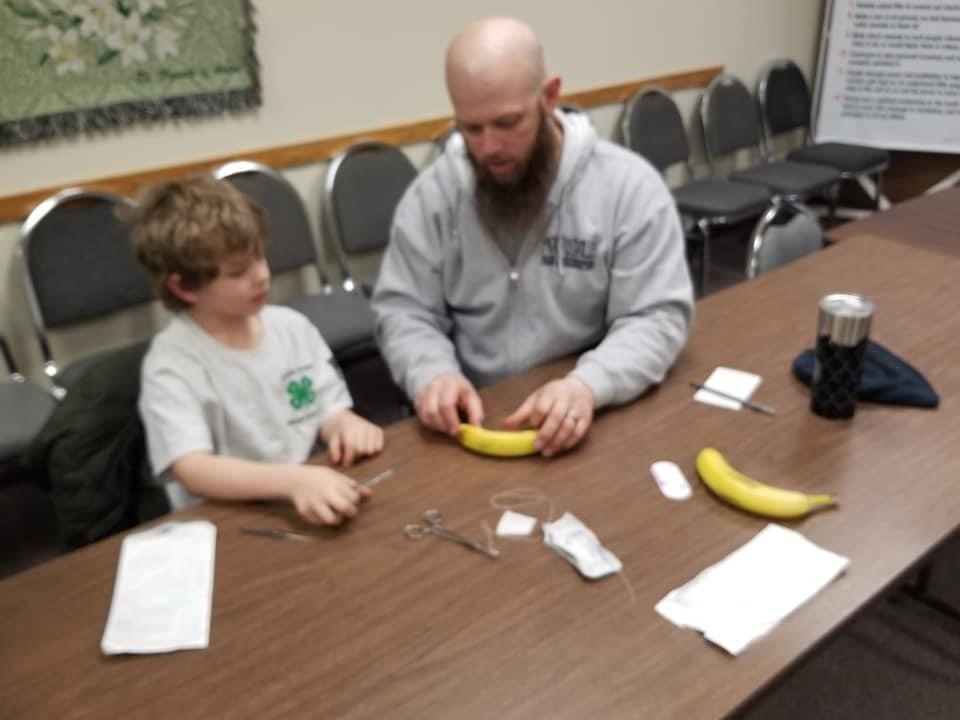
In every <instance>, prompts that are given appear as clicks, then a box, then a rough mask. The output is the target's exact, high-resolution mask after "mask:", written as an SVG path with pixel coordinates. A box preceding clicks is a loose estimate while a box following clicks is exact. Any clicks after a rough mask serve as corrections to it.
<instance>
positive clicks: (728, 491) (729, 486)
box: [697, 448, 837, 519]
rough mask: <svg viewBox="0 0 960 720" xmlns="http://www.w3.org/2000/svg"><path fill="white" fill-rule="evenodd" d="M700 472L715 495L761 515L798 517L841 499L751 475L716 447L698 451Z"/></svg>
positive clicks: (785, 517) (698, 469) (698, 468)
mask: <svg viewBox="0 0 960 720" xmlns="http://www.w3.org/2000/svg"><path fill="white" fill-rule="evenodd" d="M697 472H698V473H699V474H700V477H701V478H702V479H703V482H704V484H705V485H706V486H707V487H708V488H710V490H712V491H713V492H714V494H715V495H717V496H718V497H720V498H722V499H723V500H726V501H727V502H729V503H730V504H732V505H735V506H737V507H739V508H741V509H743V510H748V511H749V512H752V513H756V514H758V515H766V516H768V517H774V518H784V519H787V518H798V517H803V516H804V515H806V514H808V513H810V512H812V511H813V510H817V509H819V508H824V507H828V506H831V505H836V503H837V499H836V498H835V497H834V496H832V495H808V494H807V493H802V492H799V491H797V490H786V489H784V488H778V487H773V486H772V485H766V484H765V483H762V482H759V481H757V480H754V479H753V478H750V477H747V476H746V475H744V474H743V473H742V472H740V471H739V470H737V469H735V468H734V467H733V466H731V465H730V463H728V462H727V460H726V458H724V457H723V455H721V454H720V453H719V452H718V451H717V450H715V449H713V448H704V449H703V450H701V451H700V452H699V453H698V454H697Z"/></svg>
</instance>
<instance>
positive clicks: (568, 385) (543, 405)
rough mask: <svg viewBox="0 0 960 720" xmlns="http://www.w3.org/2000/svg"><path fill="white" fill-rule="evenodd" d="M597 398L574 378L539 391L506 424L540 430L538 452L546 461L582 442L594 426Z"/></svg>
mask: <svg viewBox="0 0 960 720" xmlns="http://www.w3.org/2000/svg"><path fill="white" fill-rule="evenodd" d="M595 405H596V398H595V397H594V395H593V391H592V390H590V388H589V387H587V386H586V384H585V383H584V382H583V381H582V380H580V379H579V378H577V377H574V376H573V375H568V376H567V377H565V378H563V379H562V380H551V381H550V382H548V383H547V384H546V385H544V386H542V387H540V388H538V389H537V390H536V391H534V393H533V394H532V395H530V396H529V397H528V398H527V399H526V400H524V401H523V403H521V405H520V407H518V408H517V409H516V410H514V411H513V412H512V413H511V414H510V415H508V416H507V417H506V418H504V420H503V426H504V427H506V428H509V429H519V428H522V427H535V428H540V432H539V433H538V434H537V448H538V449H539V450H540V452H541V453H542V454H543V455H544V456H545V457H550V456H551V455H554V454H556V453H558V452H563V451H564V450H569V449H570V448H572V447H573V446H574V445H576V444H577V443H578V442H580V441H581V440H582V439H583V436H584V435H586V434H587V430H589V429H590V423H592V422H593V409H594V406H595Z"/></svg>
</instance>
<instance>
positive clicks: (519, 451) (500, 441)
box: [457, 423, 537, 457]
mask: <svg viewBox="0 0 960 720" xmlns="http://www.w3.org/2000/svg"><path fill="white" fill-rule="evenodd" d="M536 439H537V431H536V430H487V429H486V428H482V427H480V426H479V425H470V424H468V423H461V424H460V428H459V429H458V430H457V440H459V441H460V444H461V445H463V446H464V447H465V448H468V449H470V450H473V451H474V452H478V453H482V454H484V455H496V456H498V457H519V456H521V455H533V454H534V453H535V452H537V448H536V447H534V444H533V443H534V441H535V440H536Z"/></svg>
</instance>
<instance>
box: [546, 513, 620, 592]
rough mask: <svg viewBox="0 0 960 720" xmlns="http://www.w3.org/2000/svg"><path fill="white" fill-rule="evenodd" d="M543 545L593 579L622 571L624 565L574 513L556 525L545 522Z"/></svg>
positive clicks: (556, 522) (557, 521)
mask: <svg viewBox="0 0 960 720" xmlns="http://www.w3.org/2000/svg"><path fill="white" fill-rule="evenodd" d="M542 527H543V542H544V543H546V544H547V545H548V546H550V547H551V548H553V549H554V550H556V551H557V552H558V553H559V554H560V555H561V556H562V557H563V558H564V559H566V560H567V561H568V562H570V563H571V564H572V565H573V566H574V567H575V568H576V569H577V570H579V571H580V574H581V575H583V576H584V577H585V578H587V579H589V580H599V579H600V578H602V577H606V576H607V575H612V574H614V573H618V572H620V570H621V569H622V568H623V563H621V562H620V559H619V558H618V557H617V556H616V555H614V554H613V553H612V552H610V551H609V550H607V548H605V547H604V546H603V545H601V544H600V541H599V540H597V536H596V535H594V534H593V532H592V531H591V530H590V528H588V527H587V526H586V525H584V524H583V523H582V522H580V520H578V519H577V518H576V516H574V515H573V514H572V513H569V512H567V513H564V514H563V516H562V517H561V518H560V519H559V520H556V521H554V522H552V523H543V525H542Z"/></svg>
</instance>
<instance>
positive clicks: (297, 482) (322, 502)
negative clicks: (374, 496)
mask: <svg viewBox="0 0 960 720" xmlns="http://www.w3.org/2000/svg"><path fill="white" fill-rule="evenodd" d="M297 470H298V472H297V473H296V476H295V477H294V478H293V484H292V486H291V490H290V501H291V502H292V503H293V506H294V507H295V508H296V509H297V512H298V513H300V516H301V517H302V518H303V519H304V520H306V521H307V522H310V523H313V524H315V525H339V524H340V523H341V522H343V519H344V518H351V517H353V516H354V515H356V514H357V503H359V502H360V499H361V498H362V497H366V496H367V495H369V494H370V490H368V489H367V488H358V487H357V485H356V483H354V482H353V480H351V479H350V478H348V477H347V476H346V475H342V474H341V473H338V472H337V471H336V470H331V469H330V468H325V467H319V466H316V465H300V466H298V467H297Z"/></svg>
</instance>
